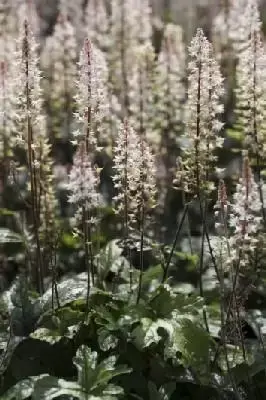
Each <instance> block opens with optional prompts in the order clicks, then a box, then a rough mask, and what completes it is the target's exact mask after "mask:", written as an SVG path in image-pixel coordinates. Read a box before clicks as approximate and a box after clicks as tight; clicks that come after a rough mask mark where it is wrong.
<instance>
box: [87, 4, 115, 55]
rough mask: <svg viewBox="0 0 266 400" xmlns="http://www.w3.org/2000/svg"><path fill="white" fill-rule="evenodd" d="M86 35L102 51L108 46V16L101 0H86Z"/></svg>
mask: <svg viewBox="0 0 266 400" xmlns="http://www.w3.org/2000/svg"><path fill="white" fill-rule="evenodd" d="M85 15H86V22H85V26H86V27H87V32H86V36H87V37H88V38H89V39H90V40H91V41H92V43H93V44H95V45H96V46H97V47H98V48H99V49H101V50H102V51H104V50H108V48H109V46H110V38H109V37H108V33H109V17H108V15H107V9H106V4H105V2H104V1H103V0H88V4H87V7H86V11H85Z"/></svg>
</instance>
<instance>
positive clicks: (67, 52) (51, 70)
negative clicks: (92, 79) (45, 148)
mask: <svg viewBox="0 0 266 400" xmlns="http://www.w3.org/2000/svg"><path fill="white" fill-rule="evenodd" d="M41 62H42V67H43V69H44V71H45V74H46V78H48V79H47V80H46V81H45V84H46V86H45V94H46V96H47V97H48V104H49V113H50V114H51V118H52V131H53V133H54V130H55V128H56V125H59V127H60V128H61V129H63V134H64V135H66V136H69V134H70V129H71V115H72V113H73V106H74V94H75V89H76V87H75V83H76V80H77V65H76V62H77V42H76V34H75V30H74V27H73V25H72V24H71V22H69V21H68V19H67V15H64V14H60V15H59V16H58V19H57V22H56V24H55V27H54V33H53V35H52V36H50V37H48V38H47V39H46V42H45V46H44V48H43V51H42V56H41Z"/></svg>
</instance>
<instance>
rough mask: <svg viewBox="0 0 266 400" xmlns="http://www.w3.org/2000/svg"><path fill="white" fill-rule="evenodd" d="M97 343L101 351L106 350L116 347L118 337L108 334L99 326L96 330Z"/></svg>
mask: <svg viewBox="0 0 266 400" xmlns="http://www.w3.org/2000/svg"><path fill="white" fill-rule="evenodd" d="M97 333H98V343H99V346H100V348H101V350H103V351H108V350H111V349H114V348H116V346H117V345H118V338H117V337H115V336H114V335H112V334H110V332H109V331H108V330H106V329H105V328H100V329H99V330H98V332H97Z"/></svg>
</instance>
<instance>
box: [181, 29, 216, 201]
mask: <svg viewBox="0 0 266 400" xmlns="http://www.w3.org/2000/svg"><path fill="white" fill-rule="evenodd" d="M189 56H190V60H189V64H188V72H189V75H188V99H187V103H186V110H185V135H184V140H185V141H186V146H187V147H186V148H184V149H183V153H182V156H181V158H180V165H179V168H180V171H179V172H178V174H177V182H179V187H182V188H183V189H184V190H185V191H186V192H189V193H192V194H194V195H195V194H197V195H198V194H199V191H200V190H201V189H202V190H210V189H212V185H211V184H210V171H211V167H212V166H213V165H214V163H215V161H216V156H215V150H216V149H217V148H219V147H221V146H222V145H223V139H222V137H221V136H220V134H221V129H222V127H223V124H222V123H221V122H220V119H219V118H220V114H221V113H222V112H223V105H222V103H221V99H222V96H223V93H224V89H223V78H222V76H221V72H220V69H219V66H218V64H217V62H216V60H215V59H214V56H213V50H212V46H211V44H210V43H209V42H208V40H207V38H206V37H205V36H204V34H203V31H202V30H201V29H198V31H197V34H196V35H195V37H194V38H193V39H192V42H191V45H190V47H189Z"/></svg>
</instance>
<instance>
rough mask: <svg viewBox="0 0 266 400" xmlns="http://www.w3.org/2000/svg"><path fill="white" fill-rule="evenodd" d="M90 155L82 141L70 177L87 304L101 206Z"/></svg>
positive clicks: (71, 200) (92, 275) (96, 178)
mask: <svg viewBox="0 0 266 400" xmlns="http://www.w3.org/2000/svg"><path fill="white" fill-rule="evenodd" d="M95 172H96V171H95V170H94V168H93V166H92V162H91V159H90V156H89V154H88V149H87V144H86V142H85V141H80V142H79V145H78V148H77V150H76V153H75V156H74V162H73V166H72V169H71V171H70V175H69V184H68V189H69V192H70V196H69V202H70V203H72V204H74V206H75V209H76V211H75V216H74V226H75V227H76V232H77V234H78V235H79V236H81V238H82V240H83V245H84V251H85V265H86V269H87V273H88V287H87V302H88V299H89V293H90V288H91V281H92V283H94V275H95V272H94V254H93V246H92V229H93V227H94V226H95V224H96V223H97V221H98V220H97V218H95V217H94V216H93V211H94V210H95V209H97V207H99V206H100V205H101V203H102V202H101V196H100V194H99V193H98V190H97V188H98V183H99V182H98V177H97V175H96V173H95Z"/></svg>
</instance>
